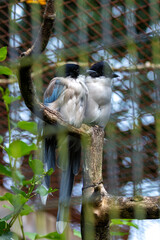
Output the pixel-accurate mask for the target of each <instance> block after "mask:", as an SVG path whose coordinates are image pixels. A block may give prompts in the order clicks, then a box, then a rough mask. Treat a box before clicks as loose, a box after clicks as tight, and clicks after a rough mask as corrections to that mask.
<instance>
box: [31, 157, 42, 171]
mask: <svg viewBox="0 0 160 240" xmlns="http://www.w3.org/2000/svg"><path fill="white" fill-rule="evenodd" d="M29 166H30V167H31V168H32V170H33V172H34V174H35V175H42V174H43V173H44V169H43V163H42V161H40V160H39V159H33V160H32V159H29Z"/></svg>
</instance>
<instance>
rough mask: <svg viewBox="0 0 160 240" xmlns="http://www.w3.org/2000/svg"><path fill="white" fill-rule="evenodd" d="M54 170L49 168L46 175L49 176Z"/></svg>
mask: <svg viewBox="0 0 160 240" xmlns="http://www.w3.org/2000/svg"><path fill="white" fill-rule="evenodd" d="M53 172H54V170H53V168H50V169H49V170H48V171H47V172H46V175H48V176H50V175H51V174H52V173H53Z"/></svg>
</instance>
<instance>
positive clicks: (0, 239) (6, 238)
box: [0, 232, 19, 240]
mask: <svg viewBox="0 0 160 240" xmlns="http://www.w3.org/2000/svg"><path fill="white" fill-rule="evenodd" d="M11 239H12V240H19V237H18V235H17V234H15V233H13V232H7V233H4V234H2V235H1V236H0V240H11Z"/></svg>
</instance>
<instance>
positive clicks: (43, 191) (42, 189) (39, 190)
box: [36, 185, 48, 196]
mask: <svg viewBox="0 0 160 240" xmlns="http://www.w3.org/2000/svg"><path fill="white" fill-rule="evenodd" d="M36 192H37V193H39V194H40V195H41V196H45V195H47V194H48V190H47V189H46V188H45V187H44V186H43V185H40V186H39V187H38V188H37V189H36Z"/></svg>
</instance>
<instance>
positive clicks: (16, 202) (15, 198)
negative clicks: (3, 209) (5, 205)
mask: <svg viewBox="0 0 160 240" xmlns="http://www.w3.org/2000/svg"><path fill="white" fill-rule="evenodd" d="M5 200H7V201H9V202H10V203H11V204H12V206H13V207H14V209H15V211H16V210H19V209H20V207H21V206H22V205H23V204H24V203H26V202H27V201H28V199H27V198H25V197H24V196H22V195H21V194H16V195H14V194H12V193H6V194H5V195H3V196H0V201H5Z"/></svg>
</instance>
